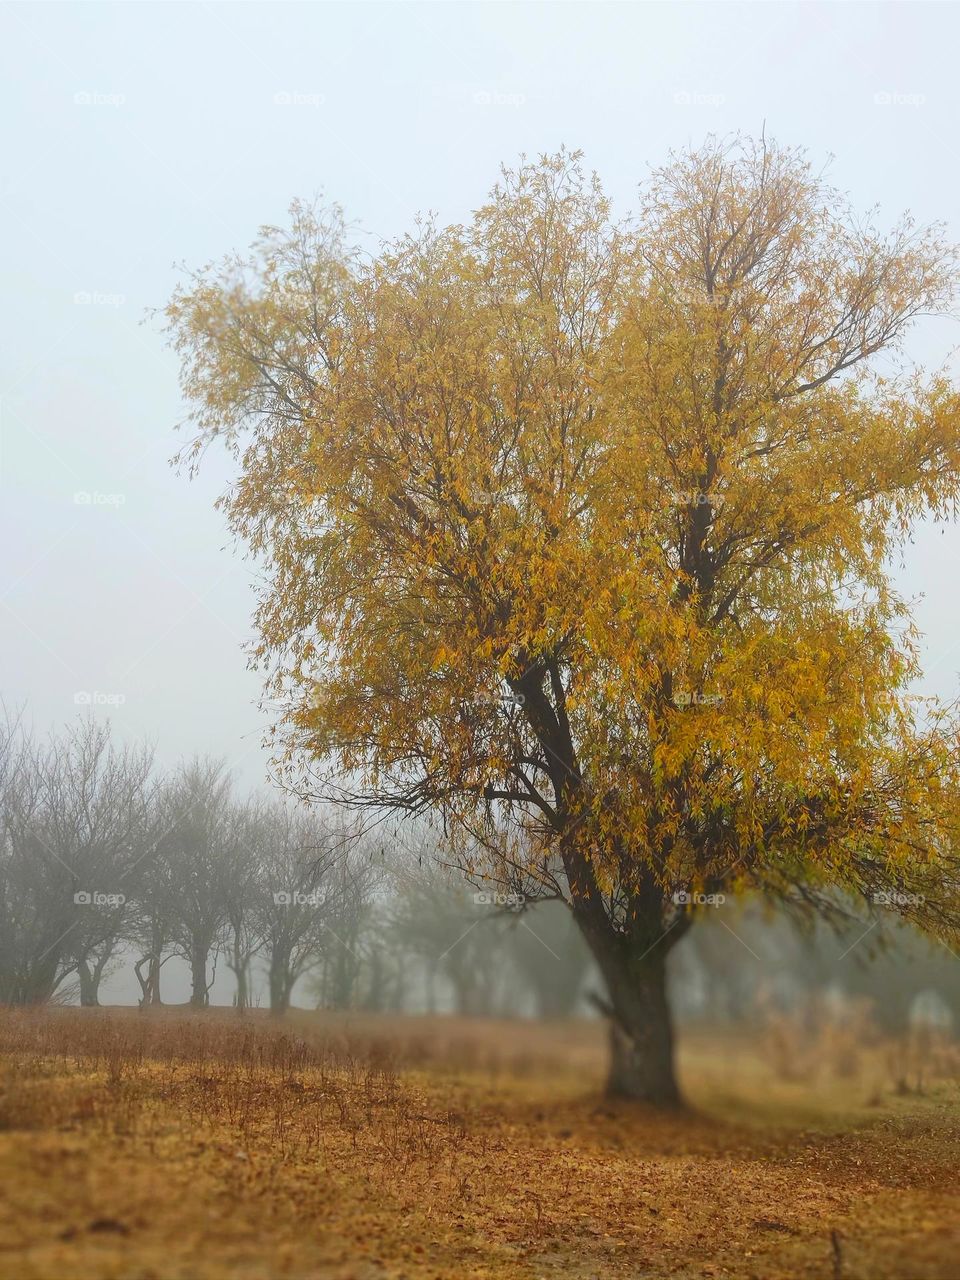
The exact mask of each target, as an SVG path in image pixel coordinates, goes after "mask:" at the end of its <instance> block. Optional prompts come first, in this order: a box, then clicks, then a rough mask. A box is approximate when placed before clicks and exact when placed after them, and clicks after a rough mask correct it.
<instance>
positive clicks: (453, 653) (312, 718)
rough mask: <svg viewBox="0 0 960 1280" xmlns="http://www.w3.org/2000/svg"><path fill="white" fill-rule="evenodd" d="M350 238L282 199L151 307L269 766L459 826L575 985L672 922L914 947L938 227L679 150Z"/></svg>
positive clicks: (954, 489) (936, 833)
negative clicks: (297, 768)
mask: <svg viewBox="0 0 960 1280" xmlns="http://www.w3.org/2000/svg"><path fill="white" fill-rule="evenodd" d="M351 240H352V236H351V231H350V228H349V227H348V226H347V225H346V223H345V221H344V219H343V216H342V215H341V214H340V212H339V211H338V210H337V209H336V208H333V209H318V208H312V207H310V206H307V205H300V204H298V205H295V206H294V208H293V211H292V226H291V227H290V228H289V229H280V228H265V229H264V231H263V232H262V234H261V236H260V238H259V239H258V241H257V242H256V244H255V245H254V247H253V250H252V252H251V254H250V255H249V256H247V257H234V258H231V259H228V260H226V261H225V262H224V263H220V264H215V265H213V266H211V267H209V268H207V269H206V270H204V271H201V272H200V273H198V274H197V275H195V276H193V277H192V278H191V279H189V280H188V281H186V282H185V284H184V285H183V286H182V287H181V288H180V289H179V290H178V291H177V292H176V294H175V295H174V297H173V298H172V300H171V302H170V304H169V306H168V309H167V316H168V320H169V323H170V325H171V329H172V334H173V341H174V343H175V346H176V347H177V349H178V350H179V352H180V355H181V357H182V361H183V383H184V390H185V392H186V394H187V396H188V398H189V399H190V400H191V401H192V403H193V405H194V410H195V412H194V422H195V427H196V431H195V434H194V437H193V440H192V444H191V446H189V447H188V449H187V453H188V454H191V453H192V454H193V455H194V456H199V453H200V451H202V449H203V447H204V446H205V444H206V443H207V442H208V441H209V440H210V439H211V438H212V437H214V436H218V435H220V436H225V437H226V438H227V440H228V441H229V442H230V444H231V445H232V447H234V448H235V449H236V451H237V454H238V457H239V459H240V462H241V467H240V475H239V479H238V482H237V484H236V486H235V487H234V488H232V489H231V490H230V492H229V493H228V494H226V495H225V497H224V500H223V501H224V505H225V508H226V510H227V512H228V515H229V518H230V520H231V523H232V526H233V528H234V529H235V531H236V532H237V533H238V534H239V535H240V536H241V537H242V538H243V539H244V540H246V541H247V542H248V544H249V546H250V547H251V548H252V550H253V551H254V553H255V554H256V555H257V556H258V557H260V559H261V562H262V564H263V566H264V568H265V571H266V582H265V586H264V589H263V591H262V594H261V597H260V600H259V608H258V614H257V621H258V627H259V636H260V640H259V644H258V646H257V648H256V651H255V655H254V657H255V661H257V662H258V663H260V664H262V665H263V667H264V668H265V670H266V672H267V676H268V680H269V683H270V686H271V690H272V692H273V693H275V694H276V696H277V697H278V698H280V700H281V702H282V704H283V706H284V708H285V709H284V711H283V713H282V715H281V717H280V719H279V723H278V726H277V733H278V735H279V743H280V747H281V750H282V751H283V752H285V753H286V757H287V759H289V760H291V761H302V760H303V759H304V758H306V759H309V760H313V761H317V762H324V764H325V765H326V766H328V767H329V768H330V769H331V770H332V772H333V773H334V774H335V775H336V776H337V777H338V778H339V779H340V780H341V785H342V786H344V787H348V788H349V790H350V792H351V795H352V798H353V799H355V800H357V801H359V802H363V803H372V804H377V805H386V806H394V807H397V808H400V809H404V810H412V811H422V810H427V809H441V810H442V811H443V812H444V813H445V815H446V816H447V818H448V819H449V820H450V823H451V828H452V830H454V831H457V830H462V831H471V832H473V833H476V834H479V835H480V836H481V837H482V838H484V839H485V840H486V841H487V843H488V845H489V847H490V849H491V855H490V856H491V864H490V865H491V866H495V868H496V870H497V872H498V874H500V875H501V876H504V877H508V878H511V879H512V882H513V883H514V884H515V885H517V886H520V887H522V891H523V892H524V893H525V894H527V895H528V896H532V897H536V896H554V895H556V896H561V897H563V898H564V899H565V900H567V901H569V902H570V903H571V905H572V907H573V911H574V915H575V917H576V918H577V920H578V922H579V923H580V925H581V927H582V928H583V929H584V932H585V934H586V936H587V938H588V940H589V941H591V945H592V946H593V947H594V950H595V952H596V954H597V956H598V959H599V960H600V963H601V967H602V968H603V969H604V972H605V974H606V976H607V978H608V981H609V982H610V983H611V986H612V988H614V987H616V985H617V983H616V980H615V979H616V973H617V972H619V971H620V970H621V969H622V968H623V966H624V964H626V965H627V968H628V969H630V966H631V965H634V966H635V964H636V963H639V960H640V959H641V958H643V957H647V956H648V955H649V953H650V952H651V950H652V949H654V948H657V947H658V946H659V950H664V949H665V948H666V947H668V946H669V945H670V943H671V941H672V940H673V939H674V938H675V937H678V936H679V935H680V934H681V933H682V931H683V929H684V928H685V927H686V925H687V924H688V923H689V919H690V916H691V911H692V910H693V908H692V907H691V905H690V902H689V899H690V898H691V897H692V896H695V895H696V893H697V892H698V891H700V892H717V891H720V890H728V889H729V890H733V891H736V890H740V889H758V890H761V891H763V892H764V893H767V894H770V895H773V896H775V897H778V898H781V899H783V900H786V901H788V902H792V903H795V904H800V905H806V906H809V907H811V908H814V907H821V908H823V909H828V908H829V907H830V906H831V904H835V903H836V901H837V897H836V894H837V891H838V890H839V891H843V892H845V893H846V894H848V895H853V896H854V897H859V898H865V899H866V900H867V901H868V902H874V903H875V902H878V901H885V902H886V904H887V905H892V906H894V907H895V908H896V909H897V910H898V911H899V912H901V913H902V914H904V915H906V916H908V917H910V918H912V919H914V920H915V921H917V922H919V923H921V924H922V925H923V926H924V927H926V928H930V929H934V930H939V931H941V933H943V934H944V935H946V934H948V933H952V932H953V931H955V930H956V928H957V926H958V924H960V907H958V899H957V890H958V888H960V884H958V879H960V877H958V864H957V853H956V849H957V845H956V832H957V815H958V809H957V796H958V794H960V791H958V786H957V784H958V780H960V779H958V757H957V737H956V728H955V725H954V722H953V720H952V717H951V713H950V710H949V708H945V707H942V706H940V705H938V704H936V703H934V702H932V701H931V700H922V701H920V700H916V699H913V698H911V696H910V692H909V690H910V687H911V682H912V681H913V680H914V679H915V678H916V676H917V675H918V674H919V663H918V647H917V636H916V634H915V631H914V629H913V626H912V623H911V620H910V615H909V611H908V608H907V605H906V603H905V602H904V600H902V599H901V598H900V597H899V596H898V594H897V593H896V591H895V590H894V589H893V586H892V584H891V579H890V572H889V567H890V562H891V557H892V556H893V555H895V554H896V552H897V549H898V547H899V546H900V545H901V544H902V542H903V540H904V539H905V538H906V537H907V536H908V534H909V530H910V528H911V527H912V525H913V524H914V523H915V522H916V521H917V520H918V519H920V518H922V517H929V516H932V517H936V518H943V517H947V516H948V515H950V514H951V513H952V512H953V511H954V507H955V503H956V499H957V494H958V485H960V397H958V393H957V391H956V390H955V389H954V387H953V386H952V385H951V383H950V381H949V379H948V378H947V377H946V376H944V375H939V374H938V375H926V374H924V373H923V372H922V371H919V370H917V369H915V368H912V367H911V366H910V365H909V364H908V363H907V362H906V361H905V360H904V359H903V357H902V350H903V345H902V344H903V339H904V337H905V335H906V334H907V332H908V330H909V328H910V325H911V322H912V321H914V320H915V319H916V318H917V317H919V316H921V315H923V314H926V313H939V312H943V311H945V310H946V309H948V308H949V306H950V305H951V302H952V298H953V296H954V288H955V283H956V259H955V255H954V251H953V249H952V248H951V247H950V246H949V245H947V244H946V243H945V242H944V241H943V239H942V235H941V233H940V231H939V230H938V229H936V228H934V229H918V228H916V227H915V226H914V225H913V223H912V222H911V221H910V220H909V219H908V218H907V219H904V220H902V221H901V222H900V223H899V224H898V225H897V226H896V227H895V228H894V229H893V231H892V232H889V233H886V234H884V233H881V232H880V231H878V230H877V229H876V228H875V227H874V226H873V224H872V222H871V221H870V220H869V219H867V220H864V219H860V218H857V217H856V216H855V215H854V214H853V212H852V211H851V210H850V208H849V207H848V204H847V202H846V201H845V200H844V198H843V197H842V196H841V195H840V194H839V193H838V192H836V191H835V190H834V189H832V188H831V187H830V186H829V185H828V184H827V183H826V181H825V180H824V179H823V178H822V177H821V176H819V175H818V174H817V173H815V172H814V171H813V169H812V168H811V166H810V164H809V162H808V161H807V159H806V158H805V157H804V155H803V154H802V153H800V152H797V151H793V150H789V149H784V148H780V147H778V146H776V145H773V144H771V143H769V142H767V141H759V142H751V141H749V140H744V139H736V140H734V141H733V142H732V143H730V142H721V141H717V140H713V139H711V140H709V141H708V142H707V143H706V144H705V145H704V146H703V147H701V148H699V149H696V150H692V151H688V152H683V153H680V154H676V155H672V156H671V157H670V159H669V161H668V163H667V164H666V165H665V166H664V167H663V168H661V169H659V170H657V171H655V172H654V173H653V174H652V176H651V177H650V179H649V180H648V181H647V182H646V183H645V184H644V185H643V187H642V188H641V196H640V205H639V211H638V213H637V214H636V215H635V216H634V217H632V218H630V219H627V220H623V221H619V222H618V221H615V220H614V218H613V216H612V212H611V208H610V204H609V201H608V200H607V198H606V196H605V195H604V193H603V191H602V188H601V186H600V183H599V181H598V180H597V178H596V177H594V176H591V175H590V174H588V173H587V172H586V171H585V169H584V167H583V164H582V161H581V157H580V156H579V155H578V154H570V153H567V152H561V153H559V154H557V155H553V156H546V157H543V158H540V159H538V160H535V161H526V160H524V161H523V162H522V163H521V164H520V165H519V166H518V167H517V168H516V169H513V170H504V171H503V175H502V179H501V181H500V182H499V183H498V185H497V186H495V187H494V189H493V191H492V192H491V194H490V197H489V199H488V201H487V202H486V203H485V204H484V205H483V206H482V207H481V208H480V209H479V210H478V211H477V212H476V213H475V215H474V216H473V218H472V219H471V220H470V222H469V223H468V224H466V225H464V226H452V227H447V228H440V227H438V226H436V225H435V224H434V223H432V222H430V221H427V222H424V223H423V224H421V225H420V226H419V227H418V228H417V230H416V232H415V233H413V234H411V235H410V236H408V237H406V238H403V239H401V240H399V241H398V242H396V243H393V244H389V245H386V246H384V247H383V248H382V249H381V250H380V251H379V252H377V253H376V254H374V255H372V256H371V255H369V254H362V253H360V252H359V251H358V250H356V248H355V247H353V245H352V243H351ZM344 780H348V781H344ZM511 821H512V822H513V823H514V824H515V827H516V829H517V830H518V832H519V835H518V836H517V838H507V837H505V834H504V828H505V824H506V823H507V822H511ZM473 869H475V870H477V869H478V868H473ZM877 895H886V897H885V899H884V898H883V897H880V898H878V897H877ZM631 972H632V973H633V974H634V977H635V976H636V970H635V967H634V969H631ZM612 1002H613V1007H614V1012H615V1013H616V1010H617V1008H618V1006H619V1005H620V1004H622V1001H621V1000H619V999H618V997H617V994H616V992H615V991H613V993H612ZM633 1021H636V1019H633ZM620 1022H621V1024H622V1025H624V1026H626V1024H628V1023H631V1017H630V1016H629V1015H628V1014H623V1016H621V1017H620ZM631 1034H632V1033H631Z"/></svg>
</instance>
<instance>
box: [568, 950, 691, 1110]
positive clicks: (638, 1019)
mask: <svg viewBox="0 0 960 1280" xmlns="http://www.w3.org/2000/svg"><path fill="white" fill-rule="evenodd" d="M584 932H585V935H586V938H587V941H588V943H589V944H590V947H591V949H592V951H593V953H594V955H595V956H596V958H597V962H598V964H599V966H600V971H601V973H602V974H603V977H604V980H605V981H606V985H607V995H608V999H607V1000H600V999H597V1000H596V1001H595V1002H596V1004H597V1005H598V1006H599V1007H600V1008H601V1009H602V1010H603V1012H604V1013H605V1014H606V1015H607V1017H608V1018H609V1020H610V1070H609V1074H608V1075H607V1085H606V1091H607V1094H608V1095H609V1096H611V1097H616V1098H630V1099H632V1100H634V1101H636V1102H649V1103H652V1104H653V1105H654V1106H658V1107H679V1106H682V1098H681V1096H680V1088H679V1086H678V1084H677V1077H676V1070H675V1065H674V1046H673V1021H672V1019H671V1016H670V1006H669V1003H668V1000H667V967H666V960H667V950H668V947H667V945H666V939H665V938H663V937H662V936H661V939H660V940H659V941H655V942H654V944H653V945H652V946H650V945H646V946H644V945H643V943H642V942H640V941H639V940H636V939H627V938H625V937H623V936H621V935H618V934H616V933H614V932H613V930H612V929H611V928H610V927H609V925H608V926H607V927H606V928H602V929H601V930H600V931H599V932H598V931H597V930H596V929H593V930H590V929H585V930H584Z"/></svg>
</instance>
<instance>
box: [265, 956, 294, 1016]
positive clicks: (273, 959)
mask: <svg viewBox="0 0 960 1280" xmlns="http://www.w3.org/2000/svg"><path fill="white" fill-rule="evenodd" d="M292 990H293V982H292V981H291V978H290V958H289V956H288V954H287V952H286V951H274V952H273V954H272V955H271V956H270V1012H271V1013H273V1014H277V1015H279V1014H282V1013H286V1012H287V1010H288V1009H289V1008H290V995H291V992H292Z"/></svg>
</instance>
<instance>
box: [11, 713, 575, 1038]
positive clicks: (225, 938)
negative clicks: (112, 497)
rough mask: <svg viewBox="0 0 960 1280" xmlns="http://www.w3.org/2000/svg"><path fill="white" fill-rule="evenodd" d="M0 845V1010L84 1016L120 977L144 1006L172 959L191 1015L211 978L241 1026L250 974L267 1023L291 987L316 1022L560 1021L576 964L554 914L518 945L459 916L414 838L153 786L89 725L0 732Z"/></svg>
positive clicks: (219, 783) (571, 938)
mask: <svg viewBox="0 0 960 1280" xmlns="http://www.w3.org/2000/svg"><path fill="white" fill-rule="evenodd" d="M0 837H2V839H0V1002H2V1003H10V1004H26V1003H36V1002H41V1001H44V1000H48V999H50V998H51V997H52V996H54V995H55V994H57V993H60V994H63V993H65V992H67V991H69V989H70V988H71V986H74V987H77V988H78V989H79V998H80V1002H81V1003H82V1004H84V1005H96V1004H97V1003H98V1002H99V994H100V989H101V985H102V983H103V980H104V978H105V976H106V975H107V974H109V973H110V972H111V970H112V969H115V968H116V967H117V966H118V965H120V964H121V963H123V962H124V961H125V960H126V961H128V962H129V963H130V964H131V965H132V968H133V971H134V973H135V974H136V977H137V981H138V983H139V987H140V993H141V1004H142V1005H156V1004H160V1003H162V1002H163V1001H162V984H161V978H162V972H163V968H164V965H165V964H166V963H167V961H168V960H170V959H171V958H172V957H175V956H176V957H180V959H181V960H182V961H183V962H184V963H185V964H186V965H187V966H188V968H189V974H190V988H191V995H190V1003H191V1005H193V1006H195V1007H203V1006H204V1005H206V1004H207V1003H208V1002H209V998H210V990H211V987H212V985H213V983H214V980H215V978H216V973H217V966H218V963H222V964H225V965H226V966H227V967H228V968H229V970H230V971H231V973H232V975H233V977H234V980H235V985H236V995H235V1003H236V1005H237V1006H238V1008H240V1009H244V1008H246V1007H248V1006H249V1005H250V1004H252V1003H255V1002H257V1001H258V996H257V993H256V992H255V990H254V986H255V983H254V967H255V966H256V965H261V966H262V967H263V968H264V969H265V971H266V979H267V989H268V998H269V1004H270V1007H271V1009H273V1010H276V1011H283V1010H284V1009H286V1008H287V1007H288V1006H289V1004H290V1000H291V995H292V992H293V989H294V986H295V985H296V983H297V982H298V980H299V979H301V978H306V977H309V984H308V989H309V993H310V995H311V996H312V998H313V999H314V1000H315V1001H316V1002H317V1003H319V1004H322V1005H324V1006H329V1007H339V1008H345V1007H350V1006H355V1005H360V1006H363V1007H367V1008H371V1009H385V1008H392V1009H401V1008H409V1007H425V1008H428V1009H431V1008H436V1007H453V1008H455V1009H456V1010H458V1011H459V1012H463V1013H479V1012H490V1011H492V1010H493V1009H495V1008H498V1009H500V1010H502V1011H507V1010H508V1009H509V1010H510V1011H514V1012H518V1011H521V1009H523V1008H529V1009H530V1010H531V1011H533V1012H539V1013H541V1014H548V1015H549V1014H556V1015H560V1014H564V1013H568V1012H570V1010H571V1009H572V1008H573V1006H574V1004H575V1003H576V1000H577V996H578V994H579V992H580V989H581V986H582V982H583V978H584V974H585V972H586V969H587V965H588V957H587V954H586V951H585V948H583V947H582V945H580V944H579V939H578V938H577V937H576V933H575V931H574V930H573V929H572V924H571V921H570V920H569V918H568V915H567V913H566V912H565V911H564V910H563V909H562V908H560V909H559V910H558V911H555V912H552V913H551V912H544V911H541V912H539V913H538V918H537V922H536V926H535V929H531V928H530V927H529V925H528V924H526V923H525V922H520V921H519V920H517V919H516V917H513V918H512V919H511V918H510V915H509V912H504V911H502V910H501V911H498V910H495V909H494V910H491V905H492V906H493V907H495V906H496V904H495V903H493V904H488V903H485V902H483V901H480V902H477V901H476V900H475V897H476V895H475V893H474V892H473V890H472V889H471V888H470V887H469V886H467V885H465V883H464V881H463V879H462V877H461V876H459V875H457V874H455V873H454V872H452V871H448V870H445V869H444V868H443V866H442V858H443V854H442V848H441V845H440V842H439V841H438V840H437V839H436V838H435V836H434V834H433V833H432V832H431V831H430V829H429V828H428V827H427V826H425V825H423V824H419V825H417V826H416V827H415V828H412V829H410V830H408V831H407V832H405V833H400V832H398V831H394V832H393V833H392V835H391V836H390V838H389V839H386V838H384V839H378V838H375V835H374V836H371V835H368V836H363V835H361V834H360V833H359V832H358V830H357V829H356V827H351V826H349V825H347V824H346V822H345V821H344V820H343V819H342V817H341V816H340V815H338V814H337V813H336V812H335V811H334V810H332V809H330V808H329V807H327V808H322V807H318V806H313V807H311V808H309V809H308V808H305V807H303V806H296V807H291V806H290V805H287V804H284V803H282V802H279V801H276V800H274V801H267V800H264V799H262V798H260V797H253V798H250V797H242V796H238V795H237V794H236V791H235V789H234V788H233V787H232V785H231V779H230V778H229V776H228V774H227V773H226V772H225V770H224V768H223V766H222V764H221V763H219V762H217V761H209V760H199V761H194V762H192V763H190V764H186V765H184V766H182V767H180V768H178V769H177V770H176V771H174V772H173V773H172V774H168V775H162V774H160V773H159V772H158V771H157V769H156V768H155V762H154V759H153V755H152V752H151V751H150V750H149V749H148V748H146V747H143V746H136V747H129V746H121V745H117V744H116V743H115V742H114V741H113V740H112V739H111V735H110V730H109V728H108V727H106V726H103V725H100V724H97V723H95V722H94V721H92V720H81V721H78V722H77V723H76V724H74V725H73V726H70V727H69V728H68V729H67V730H66V731H65V732H64V733H62V734H60V735H55V736H51V737H49V738H48V739H46V740H44V741H37V740H36V739H34V738H33V737H32V736H31V735H30V734H29V733H27V732H25V731H24V730H23V727H22V724H21V723H19V722H17V721H16V720H8V721H7V723H6V725H5V726H4V730H3V736H2V739H0ZM388 853H389V856H388ZM481 897H482V895H481ZM518 993H522V995H521V996H520V997H519V998H518Z"/></svg>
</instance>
